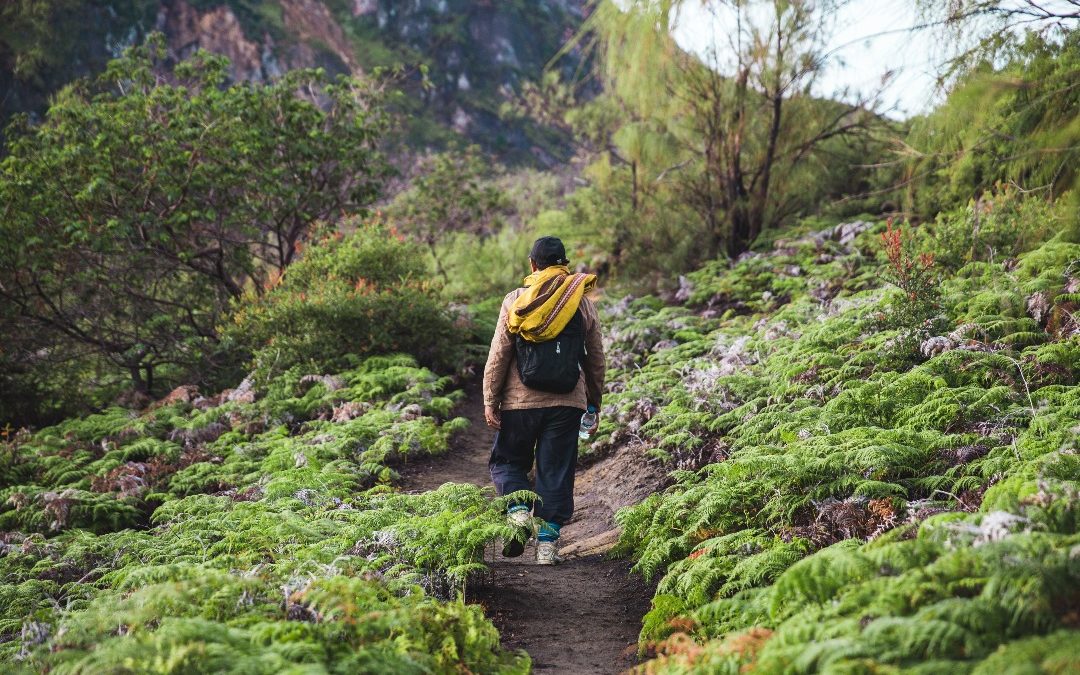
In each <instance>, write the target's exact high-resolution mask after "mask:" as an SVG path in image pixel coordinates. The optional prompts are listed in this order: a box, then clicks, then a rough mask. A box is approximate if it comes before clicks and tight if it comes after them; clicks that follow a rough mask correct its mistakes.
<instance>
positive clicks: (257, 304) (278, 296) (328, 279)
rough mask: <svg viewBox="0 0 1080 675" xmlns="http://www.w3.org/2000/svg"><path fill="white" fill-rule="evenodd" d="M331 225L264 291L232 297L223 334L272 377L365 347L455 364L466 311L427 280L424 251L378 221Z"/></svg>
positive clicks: (340, 360) (331, 363)
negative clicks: (455, 311)
mask: <svg viewBox="0 0 1080 675" xmlns="http://www.w3.org/2000/svg"><path fill="white" fill-rule="evenodd" d="M353 225H354V226H356V227H357V228H358V229H356V230H355V231H353V232H351V233H350V234H348V235H343V234H342V233H341V232H340V231H331V230H327V231H325V232H324V233H323V234H322V235H321V236H319V237H318V238H317V239H316V240H315V241H313V242H312V243H311V245H310V246H309V247H307V248H306V249H305V251H304V257H303V259H301V260H299V261H298V262H296V263H295V264H293V265H291V266H289V269H288V271H287V272H286V273H285V275H284V276H283V277H280V278H279V280H278V281H277V282H275V283H273V284H272V285H271V288H270V289H269V290H267V291H264V292H263V293H262V294H256V293H254V292H252V293H250V294H249V296H247V297H243V298H240V299H239V300H238V302H236V303H235V311H234V312H233V315H232V318H231V323H229V324H228V325H226V326H224V327H223V329H222V336H223V338H224V339H225V340H226V342H228V343H229V344H230V345H231V346H234V347H237V346H238V347H241V348H242V349H243V350H244V351H245V352H247V353H250V354H252V356H253V362H254V364H255V366H256V368H257V371H256V372H257V373H258V374H259V375H260V376H261V377H267V378H269V377H272V376H274V375H276V374H278V373H280V372H283V371H286V370H288V369H290V368H293V367H296V366H300V365H303V366H305V367H308V368H310V369H314V370H319V371H325V370H328V369H329V370H332V369H335V368H339V367H341V366H342V365H344V364H345V363H346V362H347V361H348V360H349V359H352V358H355V357H357V356H364V355H367V354H388V353H394V352H402V351H403V352H406V353H409V354H413V355H415V356H417V357H419V358H420V359H421V360H422V361H425V362H427V363H429V364H432V363H435V364H439V365H441V366H443V367H445V368H449V367H451V366H453V365H456V364H457V362H458V358H457V357H460V355H461V347H462V341H463V338H464V336H465V328H466V326H465V325H463V324H465V323H467V320H466V317H464V316H459V317H457V318H458V321H457V322H456V323H455V321H454V317H452V316H451V314H450V312H449V311H447V310H446V309H445V308H444V307H443V306H442V304H441V302H440V301H439V298H438V297H437V295H436V293H435V289H434V287H433V286H432V284H431V282H430V281H428V280H427V278H426V275H427V265H426V261H425V260H424V258H423V257H422V253H421V250H420V249H419V248H418V247H417V246H415V245H413V244H411V243H409V242H406V241H405V240H404V238H399V237H400V235H399V237H395V236H392V235H391V234H389V233H388V232H387V231H386V230H385V229H384V228H382V227H379V226H377V225H364V224H358V223H353Z"/></svg>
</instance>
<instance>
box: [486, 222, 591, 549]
mask: <svg viewBox="0 0 1080 675" xmlns="http://www.w3.org/2000/svg"><path fill="white" fill-rule="evenodd" d="M569 263H570V261H569V260H567V258H566V249H565V247H564V246H563V243H562V241H561V240H559V239H558V238H557V237H541V238H539V239H537V240H536V241H535V242H534V243H533V246H532V249H531V251H530V253H529V264H530V267H531V268H532V274H530V275H529V276H527V277H525V282H524V287H523V288H518V289H516V290H513V291H511V292H510V293H508V294H507V295H506V297H505V298H504V299H503V303H502V309H501V310H500V312H499V323H498V325H497V326H496V328H495V335H494V336H493V337H492V339H491V349H490V350H489V351H488V358H487V364H486V365H485V367H484V418H485V421H486V422H487V424H488V426H490V427H492V428H493V429H496V430H497V432H496V434H495V443H494V445H493V447H492V450H491V459H490V460H489V462H488V468H489V469H490V472H491V480H492V482H493V483H494V484H495V489H496V492H497V493H498V494H499V495H500V496H502V495H507V494H511V493H513V492H517V491H519V490H532V491H533V492H535V493H536V495H537V500H536V501H535V502H534V503H532V504H527V503H513V504H511V505H510V506H509V509H508V513H507V519H508V522H509V524H510V525H511V527H513V528H514V530H515V532H516V534H515V536H514V537H513V538H511V539H509V540H508V541H506V542H505V543H504V546H503V555H504V556H507V557H516V556H519V555H521V554H522V553H523V552H524V550H525V541H526V540H527V539H528V538H529V537H530V536H532V535H533V534H535V536H536V539H537V546H536V562H537V563H538V564H540V565H554V564H556V563H557V562H559V558H558V555H557V542H558V539H559V531H560V529H561V528H562V526H563V525H565V524H566V523H568V522H569V521H570V517H571V516H572V515H573V514H574V469H575V466H576V464H577V454H578V434H579V431H582V429H581V424H582V415H583V413H585V412H586V411H588V412H590V413H597V418H596V422H595V423H594V424H593V425H592V427H591V428H589V429H587V430H585V431H584V432H583V433H586V434H587V435H588V436H590V437H591V436H592V435H593V434H595V433H596V428H597V426H598V425H599V415H598V411H599V410H600V402H601V401H600V398H601V392H602V391H603V387H604V373H605V369H606V367H605V363H604V346H603V343H602V341H601V334H600V321H599V318H598V316H597V312H596V307H595V305H594V304H593V303H592V301H591V300H589V298H588V297H586V294H587V293H589V292H590V291H591V290H593V288H595V286H596V275H595V274H574V273H571V272H570V268H569V267H568V265H569ZM534 462H535V465H536V474H535V477H536V482H535V486H533V485H530V483H529V471H530V470H532V468H533V464H534ZM530 510H531V511H532V517H530ZM534 518H535V520H534ZM533 523H535V524H536V527H535V528H534V527H533Z"/></svg>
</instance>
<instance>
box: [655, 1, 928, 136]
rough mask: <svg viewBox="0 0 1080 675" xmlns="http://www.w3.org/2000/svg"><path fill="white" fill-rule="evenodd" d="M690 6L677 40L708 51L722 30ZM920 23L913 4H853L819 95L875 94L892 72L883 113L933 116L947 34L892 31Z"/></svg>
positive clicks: (840, 25)
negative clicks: (845, 91)
mask: <svg viewBox="0 0 1080 675" xmlns="http://www.w3.org/2000/svg"><path fill="white" fill-rule="evenodd" d="M684 7H685V9H684V10H683V12H684V13H683V14H682V15H680V17H679V22H678V25H677V26H676V29H675V39H676V41H677V42H678V43H679V45H680V46H681V47H683V48H684V49H687V50H688V51H693V52H697V53H703V52H704V51H705V50H706V49H707V47H708V45H710V44H711V43H712V42H713V38H714V34H716V33H718V31H722V27H719V26H716V25H715V22H714V21H713V20H712V17H711V15H710V14H709V13H708V12H707V11H706V10H703V9H702V8H701V5H700V3H698V2H693V1H692V2H687V3H685V5H684ZM918 23H919V18H918V16H917V13H916V10H915V3H914V2H913V1H912V0H852V2H851V3H850V4H848V5H846V6H845V7H844V8H842V9H841V10H840V11H839V13H838V15H837V16H836V17H835V29H834V31H833V36H832V39H831V40H830V43H829V46H830V49H831V50H835V51H834V52H833V57H832V59H831V60H830V62H829V64H828V66H827V69H826V70H825V72H824V73H823V74H822V75H821V76H820V78H819V80H818V83H817V85H816V87H815V93H816V94H818V95H822V96H833V95H835V94H836V93H837V92H839V91H841V90H843V89H844V88H845V87H848V88H851V89H853V90H860V91H870V90H875V89H877V88H878V87H880V85H881V81H882V76H883V75H885V73H887V72H890V71H891V72H892V73H893V76H892V77H891V79H890V81H889V82H888V84H887V87H886V88H885V90H884V91H883V94H882V103H883V105H882V109H881V111H882V112H884V113H885V114H887V115H889V116H890V117H893V118H896V119H903V118H906V117H909V116H911V115H917V114H920V113H923V112H927V111H928V110H929V109H930V108H931V107H933V105H934V104H935V102H937V101H938V98H937V94H936V87H935V77H936V73H937V72H938V65H939V58H940V57H939V56H937V55H940V54H941V53H942V50H940V49H936V48H935V47H936V46H937V45H936V44H935V41H936V40H939V39H941V36H940V34H939V33H935V32H932V31H925V30H924V31H916V32H908V31H904V30H900V31H899V32H892V33H889V31H897V29H905V28H909V27H912V26H915V25H917V24H918ZM882 33H885V34H884V35H882ZM722 39H723V38H722V36H721V40H722ZM718 44H726V43H723V42H718Z"/></svg>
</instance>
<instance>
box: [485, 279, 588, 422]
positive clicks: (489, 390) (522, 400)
mask: <svg viewBox="0 0 1080 675" xmlns="http://www.w3.org/2000/svg"><path fill="white" fill-rule="evenodd" d="M524 290H525V289H524V288H519V289H516V290H513V291H510V292H509V293H507V294H506V297H505V298H503V303H502V309H501V310H499V324H498V326H496V327H495V335H494V336H493V337H492V338H491V349H490V350H489V351H488V358H487V365H486V366H484V405H486V406H487V407H489V408H499V409H502V410H523V409H526V408H548V407H553V406H560V405H567V406H572V407H574V408H580V409H582V410H584V409H585V406H586V404H589V403H591V404H592V405H595V406H596V408H597V409H598V410H599V409H600V397H601V393H602V392H603V390H604V372H605V370H606V365H605V363H604V344H603V342H602V340H601V336H600V319H599V317H598V316H597V314H596V305H594V304H593V303H592V301H591V300H589V299H588V298H582V299H581V317H582V318H583V319H584V320H585V352H586V354H585V361H584V362H583V363H582V364H581V377H579V378H578V383H577V387H575V388H574V391H572V392H570V393H569V394H553V393H551V392H547V391H538V390H536V389H529V388H528V387H526V386H525V385H524V384H523V383H522V382H521V377H520V376H519V375H518V371H517V359H516V358H515V357H514V336H513V335H512V334H511V333H510V331H508V330H507V329H506V316H507V314H508V313H509V311H510V308H511V307H512V306H513V304H514V301H515V300H516V299H517V297H518V296H519V295H521V293H522V292H523V291H524Z"/></svg>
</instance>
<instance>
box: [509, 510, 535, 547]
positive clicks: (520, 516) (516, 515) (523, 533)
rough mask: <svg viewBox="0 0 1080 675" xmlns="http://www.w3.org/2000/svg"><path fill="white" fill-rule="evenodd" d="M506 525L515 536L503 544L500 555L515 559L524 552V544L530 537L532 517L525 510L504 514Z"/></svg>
mask: <svg viewBox="0 0 1080 675" xmlns="http://www.w3.org/2000/svg"><path fill="white" fill-rule="evenodd" d="M506 524H507V525H509V526H510V527H512V528H514V531H515V535H514V536H513V537H511V538H510V539H509V540H507V541H504V542H503V549H502V554H503V557H506V558H516V557H518V556H519V555H521V554H522V553H524V552H525V542H527V541H529V537H531V536H532V516H530V515H529V512H528V511H526V510H525V509H519V510H517V511H511V512H510V513H508V514H506Z"/></svg>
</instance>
